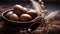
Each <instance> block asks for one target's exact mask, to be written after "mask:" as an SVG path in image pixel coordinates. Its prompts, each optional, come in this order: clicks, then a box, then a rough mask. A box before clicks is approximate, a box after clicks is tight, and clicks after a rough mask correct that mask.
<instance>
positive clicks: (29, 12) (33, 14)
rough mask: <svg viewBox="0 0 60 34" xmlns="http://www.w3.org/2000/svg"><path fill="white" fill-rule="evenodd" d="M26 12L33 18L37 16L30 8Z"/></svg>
mask: <svg viewBox="0 0 60 34" xmlns="http://www.w3.org/2000/svg"><path fill="white" fill-rule="evenodd" d="M27 14H29V15H31V16H32V18H33V19H34V18H36V17H37V16H38V14H37V11H35V10H32V9H31V10H29V11H27Z"/></svg>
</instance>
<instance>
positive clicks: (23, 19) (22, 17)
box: [20, 14, 32, 21]
mask: <svg viewBox="0 0 60 34" xmlns="http://www.w3.org/2000/svg"><path fill="white" fill-rule="evenodd" d="M31 19H32V17H31V16H30V15H28V14H22V15H21V16H20V21H29V20H31Z"/></svg>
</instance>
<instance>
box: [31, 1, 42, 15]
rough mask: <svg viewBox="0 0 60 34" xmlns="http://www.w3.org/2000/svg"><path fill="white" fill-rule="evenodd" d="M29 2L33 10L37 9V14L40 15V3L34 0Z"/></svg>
mask: <svg viewBox="0 0 60 34" xmlns="http://www.w3.org/2000/svg"><path fill="white" fill-rule="evenodd" d="M31 2H32V4H33V6H34V8H35V10H37V12H38V14H39V15H40V14H41V9H42V7H41V5H40V4H39V3H38V2H36V1H34V0H31Z"/></svg>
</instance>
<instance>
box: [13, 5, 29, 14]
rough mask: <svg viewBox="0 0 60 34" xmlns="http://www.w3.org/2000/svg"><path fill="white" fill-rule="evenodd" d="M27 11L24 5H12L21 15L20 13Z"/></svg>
mask: <svg viewBox="0 0 60 34" xmlns="http://www.w3.org/2000/svg"><path fill="white" fill-rule="evenodd" d="M27 11H28V9H27V8H25V7H22V6H21V5H15V6H14V12H15V13H17V14H19V15H21V14H24V13H26V12H27Z"/></svg>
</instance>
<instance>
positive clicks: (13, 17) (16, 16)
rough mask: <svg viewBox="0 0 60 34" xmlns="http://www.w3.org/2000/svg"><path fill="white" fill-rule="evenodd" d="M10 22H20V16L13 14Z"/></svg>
mask: <svg viewBox="0 0 60 34" xmlns="http://www.w3.org/2000/svg"><path fill="white" fill-rule="evenodd" d="M9 19H10V20H14V21H18V19H19V18H18V15H17V14H11V15H10V17H9Z"/></svg>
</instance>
